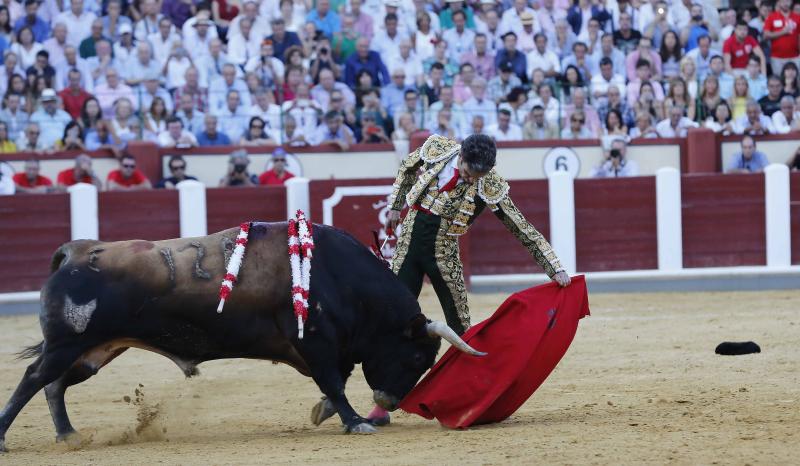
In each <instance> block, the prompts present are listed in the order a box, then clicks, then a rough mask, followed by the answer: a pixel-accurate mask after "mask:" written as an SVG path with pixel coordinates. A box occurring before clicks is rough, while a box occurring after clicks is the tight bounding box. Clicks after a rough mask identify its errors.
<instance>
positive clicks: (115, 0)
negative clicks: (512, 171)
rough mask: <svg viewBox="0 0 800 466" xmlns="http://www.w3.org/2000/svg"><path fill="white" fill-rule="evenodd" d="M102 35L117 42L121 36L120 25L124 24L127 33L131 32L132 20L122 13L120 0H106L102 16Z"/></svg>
mask: <svg viewBox="0 0 800 466" xmlns="http://www.w3.org/2000/svg"><path fill="white" fill-rule="evenodd" d="M102 20H103V36H105V37H108V38H110V39H111V40H112V41H113V42H117V41H118V40H119V39H120V37H122V34H123V33H122V31H123V29H122V26H123V25H125V26H127V27H126V30H127V31H128V34H131V35H132V34H133V22H132V21H131V19H130V18H128V17H127V16H125V15H123V14H122V0H108V3H107V5H106V15H105V16H103V18H102Z"/></svg>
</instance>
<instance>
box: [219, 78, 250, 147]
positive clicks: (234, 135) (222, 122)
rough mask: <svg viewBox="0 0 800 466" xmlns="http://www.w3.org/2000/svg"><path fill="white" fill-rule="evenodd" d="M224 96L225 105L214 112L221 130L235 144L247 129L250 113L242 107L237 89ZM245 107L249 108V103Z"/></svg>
mask: <svg viewBox="0 0 800 466" xmlns="http://www.w3.org/2000/svg"><path fill="white" fill-rule="evenodd" d="M226 97H227V98H226V105H225V107H224V108H223V109H222V110H218V111H215V112H214V113H215V114H216V116H217V117H218V118H219V126H220V129H221V130H222V132H223V133H225V134H227V135H228V137H229V138H231V142H232V143H234V144H237V143H238V142H239V138H241V137H242V135H244V132H245V130H246V129H247V126H248V124H249V121H250V115H249V114H248V112H247V111H246V110H245V108H243V107H242V105H241V102H240V98H239V92H238V91H236V90H230V91H228V94H227V96H226ZM246 109H247V110H249V109H250V105H248V106H247V107H246Z"/></svg>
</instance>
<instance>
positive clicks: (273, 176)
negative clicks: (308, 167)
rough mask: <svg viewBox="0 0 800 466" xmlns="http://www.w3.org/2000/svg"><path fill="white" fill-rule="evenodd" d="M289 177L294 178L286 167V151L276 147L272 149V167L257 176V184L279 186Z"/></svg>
mask: <svg viewBox="0 0 800 466" xmlns="http://www.w3.org/2000/svg"><path fill="white" fill-rule="evenodd" d="M290 178H294V174H293V173H292V172H290V171H289V170H287V169H286V151H285V150H284V149H283V148H282V147H278V148H276V149H275V150H274V151H272V168H271V169H269V170H267V171H265V172H264V173H262V174H261V176H259V177H258V184H260V185H266V186H281V185H283V184H284V183H285V182H286V180H288V179H290Z"/></svg>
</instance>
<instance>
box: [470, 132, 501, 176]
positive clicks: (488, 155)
mask: <svg viewBox="0 0 800 466" xmlns="http://www.w3.org/2000/svg"><path fill="white" fill-rule="evenodd" d="M461 157H463V159H464V162H466V163H467V165H469V168H470V169H472V170H474V171H476V172H478V173H486V172H488V171H489V170H491V169H492V168H493V167H494V164H495V162H496V161H497V146H496V145H495V144H494V139H492V137H491V136H487V135H485V134H473V135H472V136H469V137H467V139H464V142H462V143H461Z"/></svg>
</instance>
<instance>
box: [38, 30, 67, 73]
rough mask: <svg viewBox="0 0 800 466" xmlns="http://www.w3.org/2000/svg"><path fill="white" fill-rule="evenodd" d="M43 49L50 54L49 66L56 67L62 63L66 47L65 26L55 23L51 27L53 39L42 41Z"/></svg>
mask: <svg viewBox="0 0 800 466" xmlns="http://www.w3.org/2000/svg"><path fill="white" fill-rule="evenodd" d="M43 45H44V49H45V50H47V53H49V54H50V64H51V65H52V66H53V67H58V66H59V65H60V64H61V63H62V62H63V61H64V47H66V46H67V25H66V24H64V23H56V24H55V25H54V26H53V37H51V38H49V39H47V40H46V41H44V44H43Z"/></svg>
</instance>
